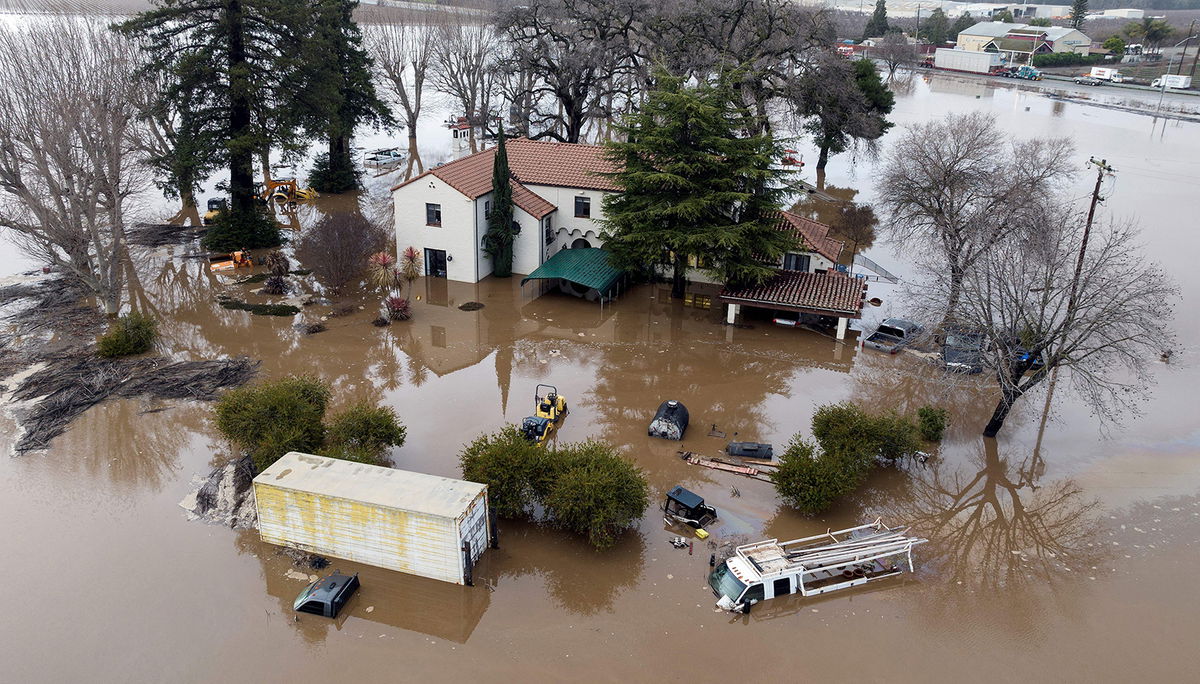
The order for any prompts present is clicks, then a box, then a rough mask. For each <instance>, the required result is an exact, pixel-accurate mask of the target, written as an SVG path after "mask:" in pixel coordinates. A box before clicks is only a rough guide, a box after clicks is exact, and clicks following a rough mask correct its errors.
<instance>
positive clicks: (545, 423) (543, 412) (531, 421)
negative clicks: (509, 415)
mask: <svg viewBox="0 0 1200 684" xmlns="http://www.w3.org/2000/svg"><path fill="white" fill-rule="evenodd" d="M543 389H544V390H546V391H545V392H543V391H542V390H543ZM533 404H534V414H533V415H532V416H527V417H526V418H525V419H524V420H522V421H521V434H522V435H523V436H524V437H525V439H527V440H529V441H530V442H533V443H534V444H537V445H538V446H543V445H545V444H546V442H548V441H550V438H551V437H552V436H554V433H555V432H557V431H558V428H559V426H560V425H562V421H563V418H564V417H565V416H566V415H567V399H566V397H564V396H563V395H561V394H559V393H558V388H557V387H555V386H554V385H541V384H539V385H538V386H537V387H536V388H534V390H533Z"/></svg>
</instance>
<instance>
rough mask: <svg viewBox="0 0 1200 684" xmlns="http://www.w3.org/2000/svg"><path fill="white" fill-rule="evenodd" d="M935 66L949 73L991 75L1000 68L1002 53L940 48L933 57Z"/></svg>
mask: <svg viewBox="0 0 1200 684" xmlns="http://www.w3.org/2000/svg"><path fill="white" fill-rule="evenodd" d="M933 66H935V67H937V68H938V69H946V70H949V71H966V72H969V73H972V74H990V73H993V72H994V71H996V70H997V69H999V68H1000V53H998V52H975V51H974V50H958V49H955V48H938V49H937V52H935V53H934V55H933Z"/></svg>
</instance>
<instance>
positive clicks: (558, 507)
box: [544, 440, 649, 549]
mask: <svg viewBox="0 0 1200 684" xmlns="http://www.w3.org/2000/svg"><path fill="white" fill-rule="evenodd" d="M548 456H550V461H551V462H552V463H553V462H554V461H555V460H558V459H560V458H561V459H563V461H564V466H565V467H564V468H563V469H562V470H561V472H559V473H558V475H557V477H555V479H554V482H553V484H551V485H550V488H549V492H548V493H547V495H546V498H545V500H544V504H545V506H546V512H547V514H548V515H549V516H550V518H551V519H552V521H553V523H554V524H555V525H556V526H557V527H560V528H562V529H565V530H568V531H570V532H574V533H576V534H586V535H587V538H588V542H590V543H591V544H592V546H594V547H596V548H598V549H604V548H608V547H609V546H612V545H613V543H614V542H616V540H617V536H618V535H619V534H620V533H621V532H622V531H624V530H626V529H628V528H629V527H632V526H633V525H634V523H636V522H637V521H638V520H639V519H641V517H642V513H643V512H644V511H645V510H646V505H647V503H648V501H649V495H648V493H647V485H646V478H645V477H644V476H643V475H642V472H641V470H640V469H638V467H637V466H635V465H633V464H632V463H630V462H629V461H627V460H625V459H623V458H621V457H620V456H619V455H617V453H616V449H615V448H614V447H612V446H611V445H608V444H605V443H602V442H596V441H590V440H589V441H587V442H583V443H581V444H575V445H569V446H567V447H566V448H565V449H560V450H559V451H558V452H548Z"/></svg>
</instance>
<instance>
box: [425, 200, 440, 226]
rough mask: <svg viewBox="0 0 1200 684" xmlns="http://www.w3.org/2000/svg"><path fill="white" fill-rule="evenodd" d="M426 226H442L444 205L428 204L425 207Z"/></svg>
mask: <svg viewBox="0 0 1200 684" xmlns="http://www.w3.org/2000/svg"><path fill="white" fill-rule="evenodd" d="M425 225H427V226H440V225H442V205H440V204H426V205H425Z"/></svg>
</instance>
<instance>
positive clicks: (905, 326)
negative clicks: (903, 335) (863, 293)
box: [880, 318, 921, 331]
mask: <svg viewBox="0 0 1200 684" xmlns="http://www.w3.org/2000/svg"><path fill="white" fill-rule="evenodd" d="M880 325H881V326H883V325H886V326H890V327H892V328H900V329H901V330H904V331H913V330H916V329H918V328H920V327H921V324H920V323H914V322H912V321H909V320H906V319H903V318H885V319H883V323H880Z"/></svg>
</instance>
